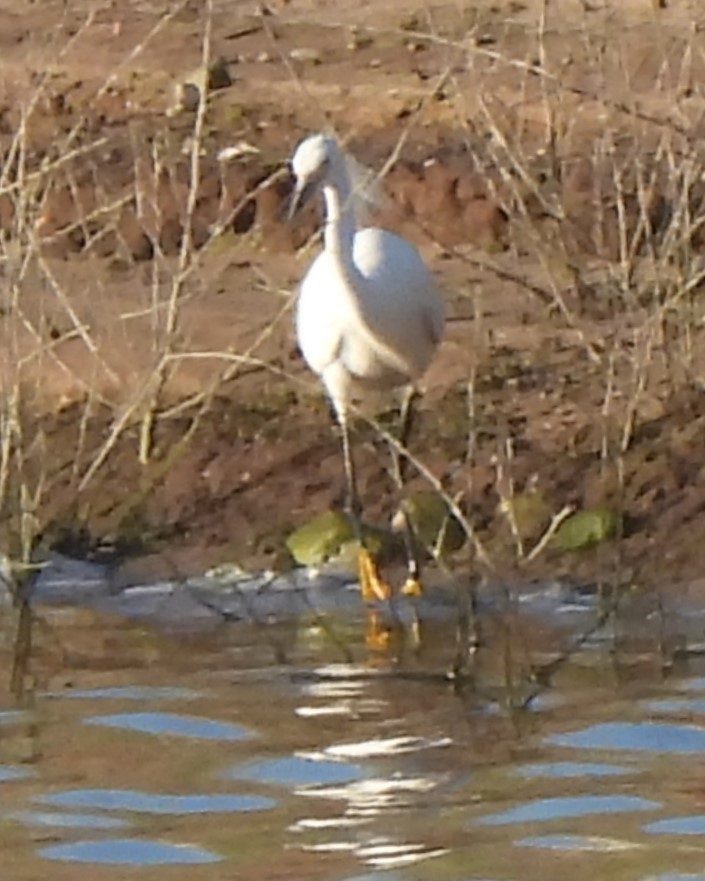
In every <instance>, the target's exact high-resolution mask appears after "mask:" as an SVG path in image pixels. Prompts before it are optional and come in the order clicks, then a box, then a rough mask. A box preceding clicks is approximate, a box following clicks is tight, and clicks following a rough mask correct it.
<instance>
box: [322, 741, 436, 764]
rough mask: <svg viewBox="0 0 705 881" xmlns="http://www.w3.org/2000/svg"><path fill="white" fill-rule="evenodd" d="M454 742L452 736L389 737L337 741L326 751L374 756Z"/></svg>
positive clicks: (327, 753)
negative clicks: (344, 741) (348, 741)
mask: <svg viewBox="0 0 705 881" xmlns="http://www.w3.org/2000/svg"><path fill="white" fill-rule="evenodd" d="M452 743H453V741H452V740H451V738H450V737H438V738H436V739H435V740H434V739H431V738H427V737H387V738H376V739H372V740H361V741H359V742H357V743H337V744H334V745H333V746H329V747H326V749H325V750H324V753H325V754H326V755H328V756H335V757H339V758H356V759H359V758H373V757H377V756H398V755H401V754H402V753H410V752H417V751H419V750H422V749H435V748H438V747H441V746H450V745H451V744H452Z"/></svg>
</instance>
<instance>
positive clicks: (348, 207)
mask: <svg viewBox="0 0 705 881" xmlns="http://www.w3.org/2000/svg"><path fill="white" fill-rule="evenodd" d="M336 165H337V167H336V169H335V170H336V172H337V173H336V174H335V176H334V178H333V180H332V181H327V182H326V183H325V184H324V186H323V197H324V199H325V201H326V224H325V229H324V234H323V241H324V244H325V248H326V251H329V252H330V253H331V254H333V255H334V256H335V257H337V259H338V261H339V265H340V266H341V268H343V269H344V270H345V271H346V273H348V272H352V273H353V274H355V272H356V270H355V265H354V263H353V257H352V254H353V241H354V239H355V230H356V223H355V214H354V212H353V208H352V204H351V201H352V200H351V198H350V197H351V195H352V186H351V183H350V175H349V174H348V171H347V169H346V168H345V164H344V162H343V161H342V160H341V161H340V162H339V163H336Z"/></svg>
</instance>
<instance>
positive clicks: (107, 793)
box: [35, 789, 277, 814]
mask: <svg viewBox="0 0 705 881" xmlns="http://www.w3.org/2000/svg"><path fill="white" fill-rule="evenodd" d="M35 801H37V802H40V803H41V804H47V805H55V806H57V807H62V808H93V809H95V808H98V809H102V810H108V811H139V812H141V813H147V814H206V813H241V812H249V811H265V810H269V809H270V808H273V807H274V806H275V805H276V804H277V803H276V801H275V800H274V799H272V798H266V797H264V796H260V795H227V794H226V795H221V794H208V795H158V794H156V793H151V792H140V791H139V790H135V789H71V790H67V791H65V792H55V793H52V794H51V795H40V796H37V797H36V799H35Z"/></svg>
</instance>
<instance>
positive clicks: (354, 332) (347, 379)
mask: <svg viewBox="0 0 705 881" xmlns="http://www.w3.org/2000/svg"><path fill="white" fill-rule="evenodd" d="M291 165H292V170H293V173H294V176H295V179H296V189H295V191H294V198H293V201H292V211H293V210H294V209H295V207H296V205H297V203H298V202H299V201H301V200H302V199H303V198H304V195H305V194H308V193H310V192H313V191H316V190H318V189H321V190H322V192H323V197H324V200H325V209H326V211H325V214H326V217H325V230H324V247H323V251H322V252H321V253H320V254H319V255H318V257H316V259H315V260H314V262H313V264H312V265H311V268H310V269H309V271H308V272H307V273H306V276H305V278H304V280H303V282H302V284H301V291H300V295H299V300H298V309H297V316H296V331H297V336H298V341H299V347H300V349H301V352H302V354H303V356H304V358H305V359H306V362H307V363H308V365H309V367H310V368H311V370H312V371H313V372H314V373H316V374H317V375H318V376H319V377H320V378H321V380H322V382H323V384H324V386H325V388H326V391H327V392H328V395H329V397H330V399H331V401H332V403H333V407H334V409H335V413H336V415H337V418H338V421H339V423H340V425H341V428H342V431H343V454H344V459H345V471H346V478H347V490H348V507H349V508H350V511H351V513H352V514H353V515H354V518H355V522H356V527H357V530H358V536H359V537H360V538H361V530H360V524H359V512H360V505H359V499H358V496H357V487H356V481H355V472H354V467H353V460H352V455H351V451H350V443H349V436H348V427H347V410H348V405H349V402H350V400H351V398H352V397H353V395H354V394H355V392H356V389H358V388H359V389H361V390H364V388H366V387H367V388H394V387H397V386H408V385H411V384H413V383H414V382H415V380H417V379H418V378H419V377H420V376H421V375H422V374H423V373H424V371H425V370H426V368H427V367H428V365H429V363H430V361H431V359H432V357H433V354H434V352H435V350H436V348H437V346H438V344H439V342H440V340H441V337H442V334H443V327H444V321H445V308H444V304H443V300H442V298H441V295H440V293H439V291H438V288H437V286H436V283H435V280H434V278H433V276H432V275H431V273H430V272H429V270H428V269H427V268H426V266H425V264H424V262H423V260H422V259H421V256H420V255H419V253H418V251H417V250H416V248H415V247H414V246H413V245H412V244H411V243H410V242H407V241H406V240H405V239H402V238H400V237H399V236H397V235H394V234H393V233H391V232H388V231H386V230H383V229H378V228H375V227H365V228H361V229H359V228H358V221H357V216H356V214H357V212H356V208H358V207H359V204H360V201H361V197H362V198H363V199H364V196H365V194H364V193H362V194H360V193H359V192H356V190H355V180H354V179H353V174H352V173H351V172H354V168H355V166H354V163H352V164H351V163H350V162H349V161H348V158H347V157H346V155H345V153H344V152H343V151H342V150H341V148H340V147H339V146H338V144H337V142H336V141H335V140H334V139H333V138H331V137H328V136H326V135H322V134H317V135H313V136H311V137H309V138H306V139H305V140H304V141H302V142H301V143H300V144H299V146H298V147H297V149H296V152H295V153H294V156H293V159H292V162H291ZM356 176H359V175H356ZM364 566H365V567H367V568H366V570H365V571H366V572H367V574H368V575H369V571H370V566H371V562H370V561H369V559H368V560H367V561H366V562H365V563H364ZM410 568H411V563H410ZM362 570H363V563H361V572H362ZM361 580H362V576H361ZM363 593H364V583H363Z"/></svg>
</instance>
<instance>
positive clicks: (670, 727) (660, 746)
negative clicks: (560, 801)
mask: <svg viewBox="0 0 705 881" xmlns="http://www.w3.org/2000/svg"><path fill="white" fill-rule="evenodd" d="M546 743H549V744H553V745H555V746H571V747H575V748H576V749H611V750H629V751H631V752H653V753H671V754H673V755H691V754H698V753H705V728H701V727H699V726H697V725H676V724H670V723H666V722H603V723H600V724H597V725H591V726H590V727H588V728H582V729H579V730H578V731H572V732H569V733H567V734H553V735H550V736H548V737H547V738H546Z"/></svg>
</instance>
